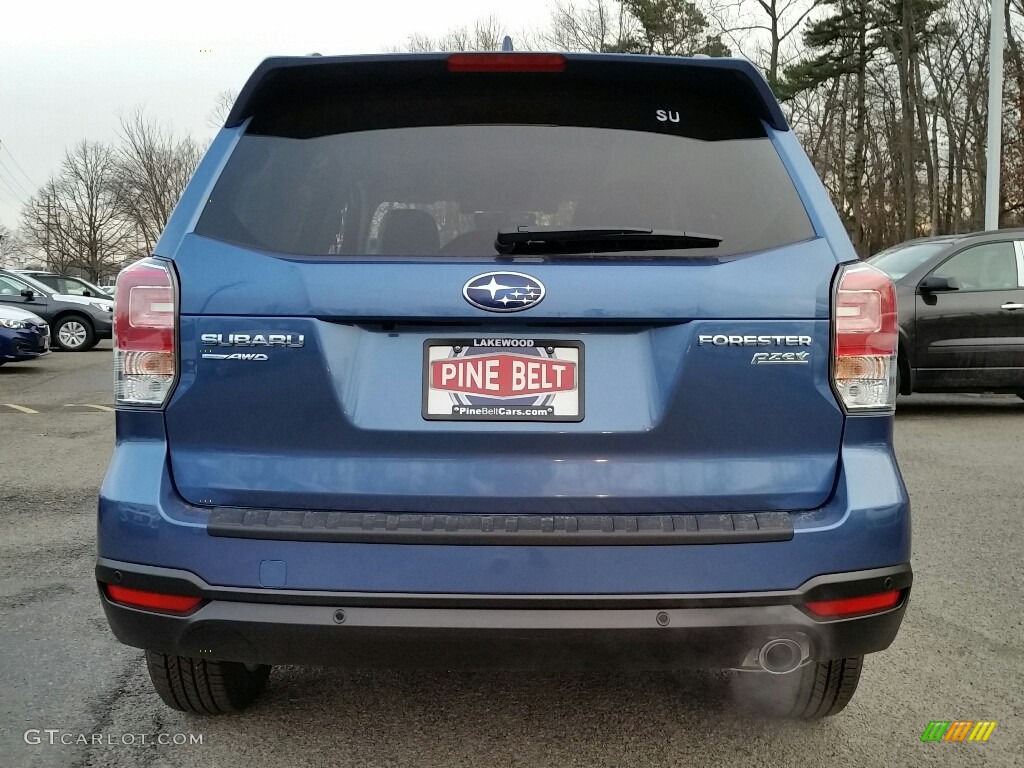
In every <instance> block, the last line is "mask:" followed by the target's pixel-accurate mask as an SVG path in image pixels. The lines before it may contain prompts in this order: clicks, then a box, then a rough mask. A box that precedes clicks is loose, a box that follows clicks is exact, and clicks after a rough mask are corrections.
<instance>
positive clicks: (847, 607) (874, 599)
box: [804, 589, 900, 616]
mask: <svg viewBox="0 0 1024 768" xmlns="http://www.w3.org/2000/svg"><path fill="white" fill-rule="evenodd" d="M899 601H900V591H899V590H898V589H894V590H892V591H891V592H880V593H878V594H877V595H864V596H863V597H844V598H842V599H840V600H815V601H813V602H809V603H804V605H806V606H807V610H809V611H810V612H811V613H816V614H817V615H818V616H854V615H856V614H858V613H871V612H873V611H884V610H886V609H887V608H893V607H895V606H896V605H897V604H898V603H899Z"/></svg>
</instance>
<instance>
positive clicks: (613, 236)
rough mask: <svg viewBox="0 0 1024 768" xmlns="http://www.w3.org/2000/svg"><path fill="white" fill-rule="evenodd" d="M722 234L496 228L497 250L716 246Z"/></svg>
mask: <svg viewBox="0 0 1024 768" xmlns="http://www.w3.org/2000/svg"><path fill="white" fill-rule="evenodd" d="M721 242H722V238H720V237H717V236H715V235H702V234H698V233H697V232H676V231H673V230H669V229H641V228H637V227H588V228H586V229H570V228H563V227H517V228H516V229H499V230H498V237H497V238H496V239H495V241H494V248H495V250H497V251H498V253H503V254H513V253H535V254H544V253H547V254H562V253H564V254H577V253H613V252H620V251H668V250H673V249H677V248H717V247H718V244H719V243H721Z"/></svg>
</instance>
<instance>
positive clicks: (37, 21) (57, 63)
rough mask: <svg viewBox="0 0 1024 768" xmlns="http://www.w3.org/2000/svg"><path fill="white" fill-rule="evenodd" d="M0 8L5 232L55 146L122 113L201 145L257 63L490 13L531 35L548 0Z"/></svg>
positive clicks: (81, 0)
mask: <svg viewBox="0 0 1024 768" xmlns="http://www.w3.org/2000/svg"><path fill="white" fill-rule="evenodd" d="M0 5H2V9H0V142H2V143H3V148H2V149H0V224H5V225H7V226H8V227H10V228H12V229H13V228H15V226H16V225H17V222H18V211H19V208H20V201H23V200H25V199H26V198H27V197H28V194H29V193H31V192H34V191H35V190H36V187H38V186H39V185H41V184H42V183H43V182H44V181H45V180H46V178H47V176H48V175H49V174H50V173H51V172H53V171H56V170H57V168H58V166H59V164H60V160H61V157H62V156H63V153H64V148H65V147H67V146H69V145H71V144H73V143H75V142H76V141H78V140H80V139H84V138H87V139H91V140H99V141H112V140H114V139H115V138H116V136H117V128H118V115H119V114H120V113H123V112H125V111H129V110H132V109H135V108H137V107H144V108H145V110H146V112H147V114H149V115H150V116H152V117H153V118H156V119H159V120H161V121H168V122H169V123H170V124H171V125H172V126H173V127H174V128H175V129H176V130H178V131H182V132H186V131H187V132H190V133H192V134H193V135H194V136H196V137H197V138H199V139H201V140H204V141H205V140H207V139H209V138H210V137H212V135H213V133H214V131H213V129H211V128H210V127H209V126H208V125H207V116H208V115H209V113H210V111H211V110H212V109H213V107H214V101H215V97H216V95H217V93H218V92H220V91H222V90H225V89H227V88H234V89H235V90H237V89H239V88H241V86H242V84H243V83H244V82H245V79H246V78H247V77H248V75H249V74H250V72H251V71H252V70H253V68H254V67H255V66H256V65H257V64H258V63H259V62H260V61H261V60H262V59H263V58H265V57H266V56H270V55H275V54H306V53H310V52H313V51H317V52H319V53H323V54H347V53H373V52H379V51H381V50H383V49H384V48H386V47H388V46H392V45H400V44H402V43H403V42H404V41H405V40H406V38H407V37H408V36H409V35H410V34H413V33H417V32H418V33H421V34H425V35H430V36H436V35H439V34H441V33H443V32H444V31H446V30H447V29H448V28H450V27H453V26H461V25H469V24H472V22H473V21H474V20H475V19H477V18H479V17H482V16H487V15H488V14H490V13H495V14H497V15H498V16H499V17H500V18H501V20H502V21H504V22H505V24H506V25H507V26H508V29H509V31H510V32H513V33H514V32H515V31H516V30H520V29H530V28H540V27H543V26H544V25H545V24H546V22H547V20H548V16H549V8H550V5H551V0H334V2H326V1H325V0H287V1H286V2H273V3H271V2H264V1H263V0H246V1H245V2H238V1H237V0H172V1H171V2H159V3H156V2H145V0H16V1H15V0H7V1H6V2H3V3H2V4H0ZM204 51H209V52H208V53H206V52H204ZM5 150H6V151H5ZM8 152H10V154H8ZM18 166H20V167H21V169H23V170H24V174H22V172H21V170H19V168H18ZM26 177H27V178H26Z"/></svg>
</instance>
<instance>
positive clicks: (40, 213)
mask: <svg viewBox="0 0 1024 768" xmlns="http://www.w3.org/2000/svg"><path fill="white" fill-rule="evenodd" d="M116 174H117V160H116V157H115V153H114V150H113V149H112V148H111V147H109V146H107V145H105V144H100V143H98V142H90V141H80V142H79V143H78V144H76V145H75V146H74V147H72V148H71V149H69V150H67V151H66V152H65V154H64V161H63V162H62V163H61V170H60V174H59V175H58V176H56V177H52V178H51V179H50V180H49V181H48V182H47V183H46V184H45V185H44V186H43V187H42V189H40V190H39V192H37V193H36V194H35V195H33V197H32V199H31V200H29V204H28V205H27V206H26V208H25V210H24V211H23V212H22V228H21V233H20V234H21V235H22V237H23V239H24V241H25V246H26V247H27V248H29V249H32V250H34V251H35V252H39V253H41V254H42V256H43V258H44V259H45V261H46V264H47V266H48V267H49V268H50V269H54V270H58V271H62V272H64V271H68V270H70V269H80V270H82V271H84V272H85V273H86V274H87V275H88V276H89V277H90V278H91V279H93V280H98V279H100V278H101V277H104V276H106V275H108V274H110V273H112V272H115V271H116V270H117V268H118V266H119V264H120V262H121V260H122V257H123V255H124V254H125V253H126V251H127V250H128V249H129V248H131V246H132V244H133V228H132V225H131V223H130V222H128V221H126V220H125V219H124V218H123V217H122V216H121V213H120V206H119V203H118V194H117V191H116V188H115V178H116Z"/></svg>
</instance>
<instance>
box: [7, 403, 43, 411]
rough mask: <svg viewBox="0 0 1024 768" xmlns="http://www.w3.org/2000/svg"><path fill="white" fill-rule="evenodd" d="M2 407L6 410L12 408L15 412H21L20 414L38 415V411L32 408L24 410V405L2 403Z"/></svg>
mask: <svg viewBox="0 0 1024 768" xmlns="http://www.w3.org/2000/svg"><path fill="white" fill-rule="evenodd" d="M4 405H6V406H7V407H8V408H13V409H14V410H16V411H21V412H22V413H39V411H37V410H34V409H32V408H26V407H25V406H24V405H15V404H14V403H4Z"/></svg>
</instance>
